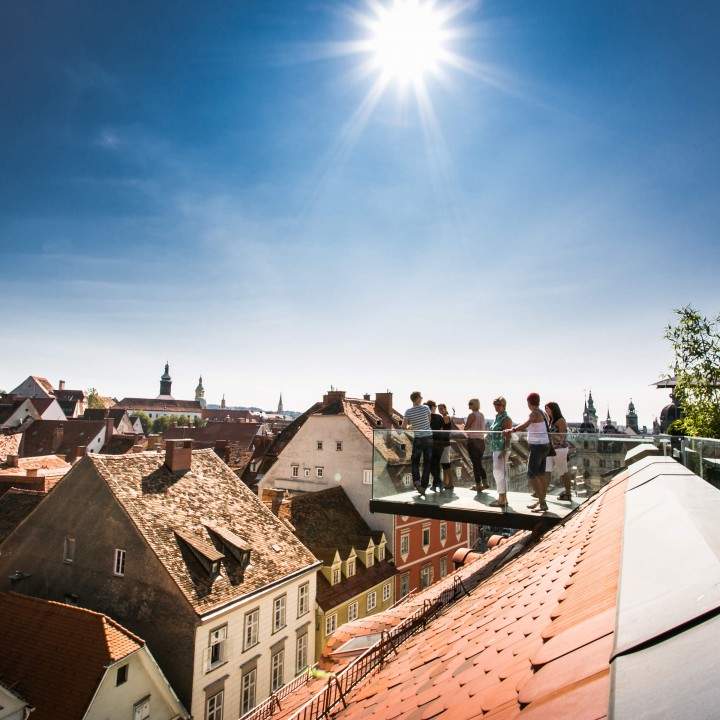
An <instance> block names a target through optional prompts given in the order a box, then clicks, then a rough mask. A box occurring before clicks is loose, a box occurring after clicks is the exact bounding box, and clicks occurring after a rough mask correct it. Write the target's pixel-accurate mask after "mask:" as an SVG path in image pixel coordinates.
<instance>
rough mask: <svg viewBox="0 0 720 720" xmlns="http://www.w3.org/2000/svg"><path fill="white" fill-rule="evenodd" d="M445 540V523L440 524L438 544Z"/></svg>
mask: <svg viewBox="0 0 720 720" xmlns="http://www.w3.org/2000/svg"><path fill="white" fill-rule="evenodd" d="M446 540H447V523H446V522H441V523H440V542H441V543H444V542H445V541H446Z"/></svg>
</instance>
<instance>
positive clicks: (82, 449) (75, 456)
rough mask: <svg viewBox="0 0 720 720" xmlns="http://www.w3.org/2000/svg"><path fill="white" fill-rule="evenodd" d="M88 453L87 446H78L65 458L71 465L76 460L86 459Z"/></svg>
mask: <svg viewBox="0 0 720 720" xmlns="http://www.w3.org/2000/svg"><path fill="white" fill-rule="evenodd" d="M86 452H87V445H77V446H76V447H75V450H74V451H71V452H69V453H68V454H67V457H66V458H65V459H66V460H67V461H68V462H69V463H71V462H75V460H80V458H83V457H85V453H86Z"/></svg>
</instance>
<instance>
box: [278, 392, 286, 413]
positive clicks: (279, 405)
mask: <svg viewBox="0 0 720 720" xmlns="http://www.w3.org/2000/svg"><path fill="white" fill-rule="evenodd" d="M284 412H285V411H284V410H283V401H282V393H280V400H279V401H278V408H277V414H278V415H282V414H283V413H284Z"/></svg>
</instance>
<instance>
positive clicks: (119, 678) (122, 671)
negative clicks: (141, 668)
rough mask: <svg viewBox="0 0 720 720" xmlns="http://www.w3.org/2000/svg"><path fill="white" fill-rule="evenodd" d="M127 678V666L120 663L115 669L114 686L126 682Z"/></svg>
mask: <svg viewBox="0 0 720 720" xmlns="http://www.w3.org/2000/svg"><path fill="white" fill-rule="evenodd" d="M127 679H128V666H127V665H121V666H120V667H119V668H118V669H117V673H116V675H115V687H119V686H120V685H124V684H125V683H126V682H127Z"/></svg>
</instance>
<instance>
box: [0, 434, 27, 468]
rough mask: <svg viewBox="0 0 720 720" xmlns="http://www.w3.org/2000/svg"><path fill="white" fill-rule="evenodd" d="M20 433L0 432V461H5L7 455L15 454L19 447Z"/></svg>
mask: <svg viewBox="0 0 720 720" xmlns="http://www.w3.org/2000/svg"><path fill="white" fill-rule="evenodd" d="M21 440H22V433H18V432H15V433H4V432H0V462H5V460H6V459H7V456H8V455H17V454H18V451H19V449H20V441H21Z"/></svg>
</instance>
